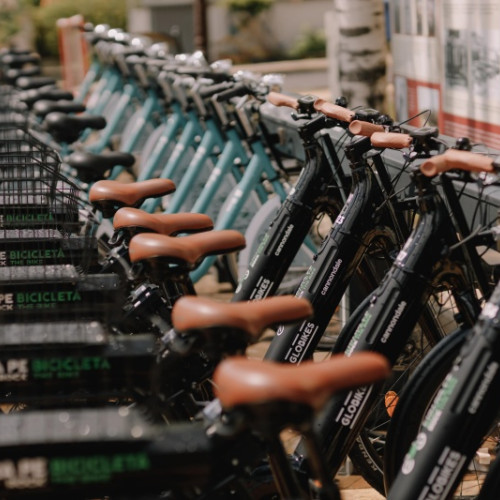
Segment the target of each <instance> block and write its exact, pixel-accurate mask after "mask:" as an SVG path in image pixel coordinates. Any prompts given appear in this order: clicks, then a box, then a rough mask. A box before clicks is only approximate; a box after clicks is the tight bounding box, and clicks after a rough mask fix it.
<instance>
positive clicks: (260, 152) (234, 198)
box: [190, 143, 269, 282]
mask: <svg viewBox="0 0 500 500" xmlns="http://www.w3.org/2000/svg"><path fill="white" fill-rule="evenodd" d="M259 144H260V143H259ZM252 149H253V148H252ZM253 151H254V154H253V155H252V157H251V159H250V161H249V163H248V165H247V167H246V168H245V171H244V173H243V177H242V178H241V180H240V182H239V183H238V184H237V185H236V187H235V188H234V189H233V191H232V192H231V195H230V197H229V198H228V200H227V202H226V204H225V205H224V207H223V209H222V211H221V213H220V214H219V217H217V221H216V223H215V229H230V228H231V227H233V224H234V222H235V221H236V219H237V217H238V215H239V213H240V211H241V208H242V207H243V205H244V203H245V201H246V200H247V199H248V198H249V196H250V195H251V193H252V191H253V190H254V189H255V186H257V185H258V183H259V181H260V177H261V175H262V170H263V168H264V165H265V163H266V162H269V158H268V156H267V153H266V152H265V150H264V148H259V147H256V148H255V149H253ZM215 259H216V256H209V257H206V258H205V259H204V260H203V262H202V263H201V265H200V266H199V267H198V268H196V269H195V270H194V271H193V272H192V273H191V274H190V276H191V279H192V280H193V282H196V281H198V280H199V279H200V278H201V277H202V276H203V275H204V274H205V273H206V272H207V271H208V269H209V268H210V266H211V265H212V264H213V263H214V262H215Z"/></svg>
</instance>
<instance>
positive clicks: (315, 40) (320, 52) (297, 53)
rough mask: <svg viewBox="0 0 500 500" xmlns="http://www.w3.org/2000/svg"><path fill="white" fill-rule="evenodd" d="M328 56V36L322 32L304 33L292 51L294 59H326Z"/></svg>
mask: <svg viewBox="0 0 500 500" xmlns="http://www.w3.org/2000/svg"><path fill="white" fill-rule="evenodd" d="M325 54H326V35H325V33H324V32H323V31H322V30H308V31H304V32H303V33H302V36H301V37H300V38H299V39H298V40H297V42H296V43H295V45H294V46H293V47H292V48H291V49H290V57H291V58H293V59H306V58H308V57H324V56H325Z"/></svg>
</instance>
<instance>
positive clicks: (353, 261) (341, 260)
mask: <svg viewBox="0 0 500 500" xmlns="http://www.w3.org/2000/svg"><path fill="white" fill-rule="evenodd" d="M371 148H372V146H371V143H370V138H368V137H357V138H355V139H353V141H352V142H351V143H350V144H349V145H347V146H346V148H345V152H346V156H347V158H348V159H349V162H350V167H351V169H352V188H351V192H350V194H349V196H348V198H347V201H346V203H345V205H344V207H343V208H342V211H341V212H340V214H339V215H338V217H337V219H336V220H335V223H334V224H333V227H332V229H331V231H330V233H329V235H328V236H327V237H326V238H325V240H324V241H323V243H322V245H321V247H320V249H319V251H318V253H317V254H316V255H315V257H314V262H313V264H312V265H311V267H310V268H309V269H308V271H307V273H306V275H305V277H304V278H303V280H302V282H301V284H300V285H299V289H298V290H297V292H296V295H297V296H299V297H304V298H306V299H308V300H309V301H310V302H311V304H312V305H313V308H314V314H313V316H312V317H311V318H310V319H308V320H306V321H304V322H302V323H301V324H298V325H297V324H294V325H289V326H286V327H279V329H278V333H277V335H276V336H275V337H274V338H273V340H272V341H271V344H270V346H269V348H268V351H267V352H266V355H265V358H266V359H269V360H273V361H280V362H289V363H299V362H301V361H302V360H304V359H308V358H311V357H312V354H313V352H314V350H315V349H316V346H317V345H318V343H319V341H320V339H321V336H322V335H323V333H324V331H325V329H326V327H327V325H328V323H329V322H330V320H331V318H332V316H333V314H334V312H335V308H336V307H337V305H338V304H339V303H340V300H341V299H342V296H343V295H344V293H345V291H346V289H347V287H348V285H349V283H350V281H351V278H352V277H353V276H354V274H355V271H356V269H357V267H358V265H359V264H360V263H361V261H362V259H363V256H364V255H365V253H366V251H367V249H368V248H369V246H370V243H371V242H373V241H374V240H375V239H377V238H384V239H385V240H391V241H392V242H396V241H397V236H396V232H398V231H399V229H393V228H398V226H399V223H398V222H397V221H396V220H395V218H394V217H392V216H391V215H392V214H389V213H388V208H389V206H390V203H387V204H385V205H384V208H383V209H382V210H378V207H380V206H382V205H383V200H386V198H387V197H386V196H384V194H383V193H382V190H381V187H380V185H379V183H378V182H377V180H376V179H375V175H374V173H373V171H372V169H371V167H370V165H369V164H368V162H367V160H366V158H365V153H367V152H368V151H369V150H371ZM372 160H373V161H374V162H376V163H379V165H378V166H377V170H381V171H383V169H384V167H383V163H382V160H381V158H380V156H379V154H376V155H374V156H373V157H372ZM389 219H390V220H389Z"/></svg>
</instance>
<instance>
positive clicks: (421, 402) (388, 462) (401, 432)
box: [384, 328, 470, 491]
mask: <svg viewBox="0 0 500 500" xmlns="http://www.w3.org/2000/svg"><path fill="white" fill-rule="evenodd" d="M469 332H470V328H460V329H458V330H456V331H455V332H453V333H452V334H451V335H449V336H448V337H447V338H446V339H444V340H443V341H442V342H439V343H438V344H437V345H436V347H435V348H434V349H433V350H432V353H430V354H429V356H427V357H426V359H425V360H424V361H423V362H422V363H421V364H420V365H419V367H418V369H417V370H416V371H415V372H414V374H413V377H412V379H411V383H409V384H407V385H406V386H405V389H404V391H402V392H401V394H400V397H399V401H398V403H397V405H396V407H395V410H394V414H393V416H392V418H391V423H390V426H389V429H388V432H387V439H386V447H385V453H384V480H385V489H386V490H387V491H388V490H389V488H390V486H391V484H392V483H393V481H394V479H395V477H396V475H397V473H398V471H399V469H400V467H401V465H402V463H403V460H404V457H405V454H406V452H407V450H408V448H409V447H410V445H411V443H412V441H413V440H414V439H415V436H416V435H417V434H418V429H419V426H420V422H421V421H422V418H423V417H424V414H425V412H426V409H427V408H428V405H429V401H430V400H431V399H432V396H433V395H434V394H435V393H436V392H437V390H438V389H439V387H440V385H441V383H442V381H443V379H444V378H445V377H446V375H447V374H448V372H449V370H450V368H451V366H452V364H453V361H454V360H455V357H456V356H457V354H458V353H459V352H460V349H461V348H462V346H463V344H464V343H465V340H466V338H467V336H468V334H469Z"/></svg>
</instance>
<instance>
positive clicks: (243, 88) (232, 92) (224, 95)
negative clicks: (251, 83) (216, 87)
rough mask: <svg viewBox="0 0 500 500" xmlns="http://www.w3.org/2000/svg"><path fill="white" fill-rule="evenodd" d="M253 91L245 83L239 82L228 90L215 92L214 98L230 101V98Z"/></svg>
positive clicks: (218, 100)
mask: <svg viewBox="0 0 500 500" xmlns="http://www.w3.org/2000/svg"><path fill="white" fill-rule="evenodd" d="M250 93H252V91H251V89H250V88H249V87H248V85H246V84H245V83H237V84H236V85H233V87H232V88H230V89H228V90H223V91H222V92H219V93H218V94H215V96H214V98H215V100H216V101H217V102H223V101H229V99H231V98H233V97H238V96H244V95H247V94H250Z"/></svg>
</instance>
